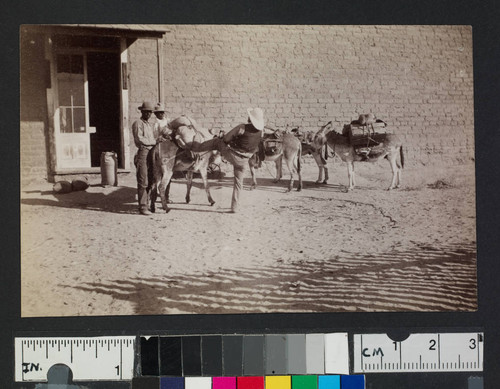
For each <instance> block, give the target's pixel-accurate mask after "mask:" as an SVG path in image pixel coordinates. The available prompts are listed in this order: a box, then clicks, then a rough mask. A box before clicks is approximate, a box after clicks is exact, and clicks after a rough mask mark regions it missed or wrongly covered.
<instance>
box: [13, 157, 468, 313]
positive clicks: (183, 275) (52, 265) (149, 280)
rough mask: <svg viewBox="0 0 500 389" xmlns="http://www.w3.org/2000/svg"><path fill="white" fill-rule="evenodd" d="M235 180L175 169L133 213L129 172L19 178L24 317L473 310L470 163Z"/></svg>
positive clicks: (263, 172)
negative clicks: (22, 181)
mask: <svg viewBox="0 0 500 389" xmlns="http://www.w3.org/2000/svg"><path fill="white" fill-rule="evenodd" d="M264 165H265V166H264V167H263V168H261V169H260V171H258V184H259V187H258V188H257V189H256V190H253V191H250V190H249V186H248V185H249V183H250V180H249V178H247V179H246V180H245V184H246V185H245V190H244V191H243V193H242V196H241V197H242V209H241V212H240V213H237V214H231V213H229V207H230V199H231V192H232V176H231V174H228V175H227V176H226V177H225V178H223V179H221V180H211V181H210V185H211V192H212V196H213V197H214V199H215V201H216V204H215V205H214V206H213V207H210V206H209V204H208V201H207V199H206V195H205V192H204V190H203V189H202V186H201V180H200V179H195V186H194V187H193V191H192V201H191V204H185V203H184V196H185V182H184V180H182V179H177V180H175V181H174V183H173V185H172V189H171V193H172V200H173V201H174V203H173V204H172V211H171V212H170V213H168V214H166V213H164V212H163V210H162V208H161V204H160V203H159V202H158V210H157V213H156V214H153V215H151V216H141V215H139V214H138V212H137V203H136V197H135V196H136V189H135V187H136V181H135V176H134V174H133V173H131V174H128V175H126V176H120V177H119V185H118V186H116V187H109V186H108V187H102V186H101V185H100V178H98V177H96V178H94V179H92V180H91V184H92V185H91V186H90V187H89V188H88V189H87V190H86V191H80V192H72V193H69V194H55V193H54V192H53V190H52V184H50V183H46V182H32V183H29V184H28V185H25V186H24V187H23V188H21V269H22V270H21V277H22V280H21V284H22V290H21V295H22V296H21V300H22V309H21V310H22V316H25V317H26V316H72V315H135V314H183V313H250V312H326V311H332V312H341V311H470V310H475V309H476V308H477V301H476V300H477V283H476V246H475V243H476V217H475V180H474V166H473V165H462V166H454V167H449V168H436V167H427V168H425V167H421V168H407V169H405V171H404V173H403V188H402V189H399V190H393V191H387V190H386V188H387V187H388V186H389V183H390V178H391V173H390V169H389V165H388V163H387V162H385V161H383V162H378V163H376V164H370V163H361V164H358V165H356V170H357V184H358V187H357V188H356V189H355V190H354V191H352V192H346V190H345V185H346V184H347V174H346V167H345V165H344V164H343V163H339V162H335V163H334V164H333V165H332V164H330V181H329V184H327V185H317V184H315V183H314V181H315V180H316V177H317V168H316V167H315V166H314V165H313V164H312V163H306V164H305V165H304V172H303V179H304V189H303V190H302V191H300V192H297V191H293V192H290V193H286V186H287V183H286V180H283V181H281V182H280V183H278V184H274V183H273V182H272V181H273V178H272V177H273V173H274V168H273V165H272V164H267V163H265V164H264Z"/></svg>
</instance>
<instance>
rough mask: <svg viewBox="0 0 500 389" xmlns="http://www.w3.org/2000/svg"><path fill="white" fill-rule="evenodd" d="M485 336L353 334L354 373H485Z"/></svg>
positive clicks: (481, 334) (474, 334) (461, 334)
mask: <svg viewBox="0 0 500 389" xmlns="http://www.w3.org/2000/svg"><path fill="white" fill-rule="evenodd" d="M483 346H484V336H483V333H478V332H471V333H428V334H412V335H410V336H409V337H408V338H407V339H406V340H404V341H393V340H392V339H390V338H389V337H388V336H387V335H386V334H363V335H358V334H357V335H354V372H355V373H402V372H410V373H411V372H462V371H483Z"/></svg>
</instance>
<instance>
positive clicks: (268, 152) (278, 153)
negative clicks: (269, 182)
mask: <svg viewBox="0 0 500 389" xmlns="http://www.w3.org/2000/svg"><path fill="white" fill-rule="evenodd" d="M301 158H302V145H301V142H300V141H299V140H298V139H297V137H295V136H294V135H293V134H291V133H288V132H282V131H279V130H275V131H274V133H272V134H267V133H266V134H264V135H263V137H262V140H261V147H260V150H259V152H257V153H255V154H254V155H253V156H252V157H251V158H250V159H249V160H248V165H249V166H250V173H251V175H252V185H251V187H250V188H251V189H255V188H256V187H257V179H256V177H255V169H256V168H259V167H260V166H261V162H262V161H268V162H274V163H275V165H276V178H275V180H274V182H279V180H280V179H281V178H283V165H282V164H283V160H285V164H286V166H287V168H288V171H289V173H290V181H289V183H288V188H287V191H288V192H290V191H291V190H292V189H293V185H294V174H297V175H298V180H299V183H298V186H297V191H301V190H302V172H301V170H302V166H301V164H302V162H301Z"/></svg>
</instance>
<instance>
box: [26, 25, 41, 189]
mask: <svg viewBox="0 0 500 389" xmlns="http://www.w3.org/2000/svg"><path fill="white" fill-rule="evenodd" d="M20 44H21V53H22V55H21V58H20V68H21V79H20V83H21V88H20V91H21V96H20V98H21V105H20V107H21V112H20V150H21V153H20V170H21V171H20V175H21V179H22V180H26V179H31V178H36V179H46V178H47V139H46V137H47V136H48V135H47V120H48V119H47V96H46V94H45V90H46V89H45V88H46V81H47V80H46V79H47V74H46V68H45V67H44V66H43V65H45V59H44V55H43V41H42V40H41V38H40V37H39V36H36V35H35V34H27V35H24V34H22V35H21V42H20Z"/></svg>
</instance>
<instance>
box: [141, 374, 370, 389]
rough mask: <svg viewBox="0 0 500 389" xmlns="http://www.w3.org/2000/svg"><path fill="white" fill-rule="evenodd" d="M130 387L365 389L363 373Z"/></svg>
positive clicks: (147, 380)
mask: <svg viewBox="0 0 500 389" xmlns="http://www.w3.org/2000/svg"><path fill="white" fill-rule="evenodd" d="M132 389H365V377H364V376H363V375H322V376H317V375H294V376H288V375H286V376H252V377H161V378H160V377H138V378H135V379H134V380H133V381H132Z"/></svg>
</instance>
